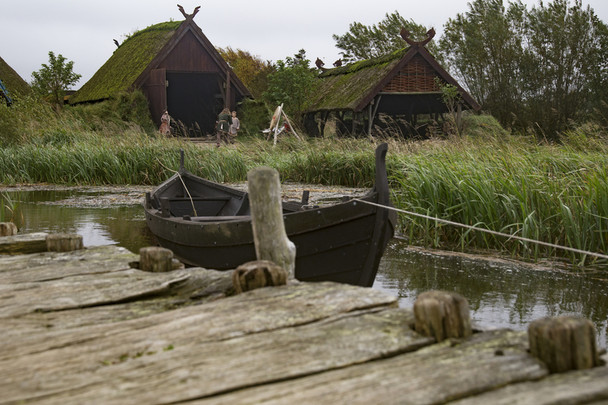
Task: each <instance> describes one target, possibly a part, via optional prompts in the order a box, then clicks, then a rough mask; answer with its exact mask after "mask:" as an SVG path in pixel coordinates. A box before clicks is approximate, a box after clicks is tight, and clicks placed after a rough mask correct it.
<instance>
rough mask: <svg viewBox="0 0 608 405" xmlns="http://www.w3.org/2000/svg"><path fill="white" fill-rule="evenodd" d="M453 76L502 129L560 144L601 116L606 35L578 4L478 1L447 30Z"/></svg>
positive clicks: (607, 68) (607, 67) (564, 0)
mask: <svg viewBox="0 0 608 405" xmlns="http://www.w3.org/2000/svg"><path fill="white" fill-rule="evenodd" d="M440 49H441V51H442V53H443V55H444V59H445V61H446V62H447V64H448V66H449V68H450V70H451V71H452V73H453V74H454V76H456V77H457V79H458V80H459V81H460V82H461V83H463V84H464V85H465V87H467V88H468V90H469V91H470V93H471V95H472V96H473V97H474V98H475V99H476V100H478V101H479V102H480V103H481V104H482V105H483V107H484V109H486V110H487V111H489V112H490V113H491V114H492V115H494V116H495V117H496V118H497V119H498V120H499V121H500V123H501V124H502V125H504V126H506V127H509V128H514V129H517V130H519V131H528V130H533V131H535V132H536V133H537V134H538V135H542V136H544V137H546V138H550V139H557V138H558V136H559V133H560V132H562V131H564V130H566V129H567V128H568V127H569V126H570V125H571V124H572V123H573V122H578V123H582V122H584V121H585V120H586V119H588V117H590V116H592V115H593V114H595V115H596V118H597V115H598V114H599V116H601V115H602V114H603V113H604V112H605V111H607V110H603V111H602V110H601V109H602V108H603V106H604V105H603V104H602V103H601V101H602V100H605V97H606V95H607V94H608V93H607V92H608V90H606V88H607V86H606V84H607V83H608V82H607V80H608V79H606V78H607V77H608V28H607V26H606V24H604V23H603V22H602V21H600V20H599V19H598V18H597V16H596V15H595V13H594V12H593V10H592V9H591V8H590V7H587V8H583V7H582V3H581V1H580V0H575V1H574V4H572V5H571V4H570V2H569V0H553V1H552V2H550V3H544V2H541V3H540V4H539V5H538V6H535V7H532V9H531V10H527V9H526V7H525V6H524V5H523V4H522V3H521V2H514V3H508V7H505V6H504V5H503V0H475V1H473V2H471V3H469V11H467V12H466V13H465V14H458V15H457V16H456V17H455V18H453V19H450V20H449V21H448V23H447V24H446V25H445V30H444V36H443V37H442V38H441V41H440Z"/></svg>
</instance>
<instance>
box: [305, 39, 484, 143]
mask: <svg viewBox="0 0 608 405" xmlns="http://www.w3.org/2000/svg"><path fill="white" fill-rule="evenodd" d="M434 34H435V31H434V30H432V29H431V30H429V32H428V33H427V38H426V39H425V40H423V41H420V42H416V41H413V40H412V39H411V38H409V32H408V31H406V30H405V29H403V30H401V36H402V37H403V39H404V40H405V41H406V42H407V43H408V45H409V46H408V47H406V48H404V49H401V50H398V51H395V52H393V53H391V54H388V55H385V56H382V57H379V58H375V59H368V60H363V61H359V62H355V63H352V64H350V65H347V66H342V67H337V68H333V69H322V70H323V71H322V72H321V73H320V75H319V84H318V88H317V89H315V90H316V91H315V99H314V100H313V102H312V103H311V105H310V107H309V108H308V109H307V112H306V113H305V114H304V125H305V127H306V130H307V132H308V133H309V134H311V135H321V134H323V133H324V128H325V125H326V123H327V122H328V121H330V120H331V121H333V122H335V123H336V126H337V130H338V132H340V133H349V134H355V135H356V134H367V135H372V133H373V131H374V130H375V129H378V128H382V127H383V126H384V127H386V126H387V125H389V126H394V127H395V129H396V128H398V129H399V130H400V131H401V132H402V133H403V134H412V133H416V134H420V133H421V132H424V129H421V128H418V127H417V124H416V123H417V117H418V116H420V115H423V114H426V115H428V116H431V117H435V119H436V118H438V117H439V116H440V115H441V114H443V113H445V112H447V111H448V108H447V106H446V104H445V102H444V101H443V99H442V91H441V87H440V85H444V84H449V85H452V86H454V87H455V88H456V90H457V92H458V96H459V97H457V99H458V103H457V105H456V106H455V109H456V110H457V111H458V112H460V111H462V109H473V110H479V109H480V106H479V104H478V103H477V102H476V101H475V100H474V99H473V98H472V97H471V96H470V95H469V93H467V92H466V91H465V90H464V89H463V88H462V87H461V86H460V85H459V84H458V83H457V82H456V80H455V79H454V78H453V77H452V76H450V74H449V73H448V72H447V71H446V70H445V69H443V68H442V67H441V65H440V64H439V63H438V62H437V60H436V59H435V58H434V57H433V56H432V55H431V53H430V52H429V51H428V50H427V49H426V47H425V45H426V44H427V43H428V42H429V41H430V40H431V39H432V38H433V36H434ZM379 117H380V118H387V117H388V120H387V119H379ZM387 122H388V124H387ZM422 135H424V133H422Z"/></svg>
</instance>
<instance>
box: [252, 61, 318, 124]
mask: <svg viewBox="0 0 608 405" xmlns="http://www.w3.org/2000/svg"><path fill="white" fill-rule="evenodd" d="M316 85H317V80H316V73H315V71H314V70H313V69H311V68H310V60H308V59H307V58H306V51H305V50H304V49H301V50H300V51H299V52H298V53H297V54H296V55H295V56H294V57H293V58H292V57H289V56H288V57H287V58H285V60H284V61H282V60H279V61H277V64H276V72H274V73H271V74H269V75H268V90H267V91H265V92H264V94H263V98H264V100H265V101H266V102H267V103H268V104H270V105H273V106H277V105H280V104H284V109H285V111H286V112H287V114H289V115H290V116H292V117H294V118H295V119H298V118H299V117H300V115H301V114H302V113H303V112H304V111H305V110H306V108H307V106H308V103H309V102H310V99H311V98H312V96H313V95H314V94H315V89H316Z"/></svg>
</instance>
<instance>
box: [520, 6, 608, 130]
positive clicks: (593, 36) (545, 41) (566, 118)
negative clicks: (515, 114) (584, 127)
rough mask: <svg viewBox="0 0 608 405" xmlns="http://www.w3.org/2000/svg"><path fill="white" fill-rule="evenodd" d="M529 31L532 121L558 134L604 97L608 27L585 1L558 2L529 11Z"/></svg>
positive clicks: (583, 115) (527, 77)
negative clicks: (602, 88)
mask: <svg viewBox="0 0 608 405" xmlns="http://www.w3.org/2000/svg"><path fill="white" fill-rule="evenodd" d="M527 29H528V43H529V46H528V48H527V50H526V54H527V55H528V58H529V60H530V66H529V69H528V71H527V76H526V83H527V84H528V86H527V88H526V90H527V94H526V102H527V105H528V107H529V112H530V117H529V119H530V120H534V121H535V122H537V123H538V124H539V126H540V127H541V128H542V129H543V131H544V132H545V133H546V134H548V135H549V136H554V135H555V134H556V133H558V132H560V131H563V130H564V129H566V128H567V127H568V126H569V125H570V123H571V122H576V121H579V122H580V121H582V120H584V119H586V117H587V116H588V115H589V114H590V112H591V110H592V109H593V105H592V104H595V103H596V102H598V101H600V100H601V97H602V96H601V95H600V92H601V91H602V90H601V89H600V88H596V86H597V85H598V84H599V85H600V86H601V81H602V78H604V80H605V78H606V74H607V73H608V66H607V65H608V46H607V45H608V44H607V41H608V36H607V28H606V25H605V24H604V23H602V22H601V21H600V20H599V19H598V18H597V16H596V15H595V13H594V12H593V10H592V9H591V8H590V7H589V6H587V8H586V9H584V8H583V7H582V4H581V1H580V0H576V1H575V2H574V4H573V5H572V6H569V2H568V0H554V1H553V2H552V3H549V4H547V5H545V4H543V3H542V2H541V3H540V4H539V5H538V6H535V7H533V8H532V9H531V10H530V11H529V12H528V14H527ZM598 95H599V97H598ZM590 101H591V103H590Z"/></svg>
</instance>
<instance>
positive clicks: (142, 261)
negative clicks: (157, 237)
mask: <svg viewBox="0 0 608 405" xmlns="http://www.w3.org/2000/svg"><path fill="white" fill-rule="evenodd" d="M139 269H140V270H143V271H150V272H152V273H165V272H168V271H171V270H173V252H172V251H171V250H169V249H165V248H161V247H157V246H148V247H143V248H141V249H139Z"/></svg>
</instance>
